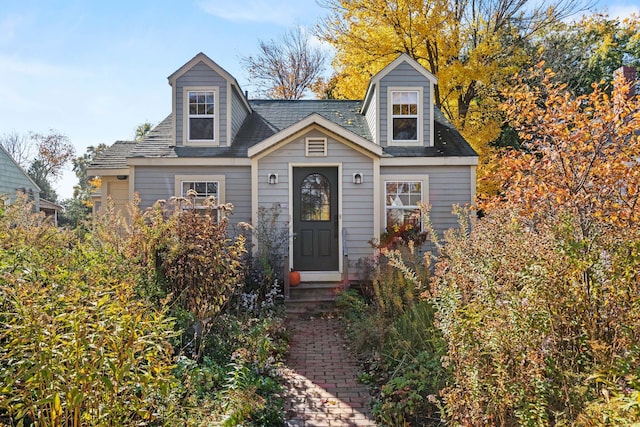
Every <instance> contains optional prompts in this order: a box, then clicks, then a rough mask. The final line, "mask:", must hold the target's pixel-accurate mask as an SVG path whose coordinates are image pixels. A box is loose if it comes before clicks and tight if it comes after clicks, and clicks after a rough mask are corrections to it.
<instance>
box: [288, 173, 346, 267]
mask: <svg viewBox="0 0 640 427" xmlns="http://www.w3.org/2000/svg"><path fill="white" fill-rule="evenodd" d="M293 192H294V193H293V232H294V235H293V236H294V237H293V268H294V269H295V270H299V271H338V168H337V167H304V168H302V167H301V168H294V169H293Z"/></svg>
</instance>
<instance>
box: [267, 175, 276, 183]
mask: <svg viewBox="0 0 640 427" xmlns="http://www.w3.org/2000/svg"><path fill="white" fill-rule="evenodd" d="M267 182H268V183H269V184H277V183H278V174H277V173H270V174H268V175H267Z"/></svg>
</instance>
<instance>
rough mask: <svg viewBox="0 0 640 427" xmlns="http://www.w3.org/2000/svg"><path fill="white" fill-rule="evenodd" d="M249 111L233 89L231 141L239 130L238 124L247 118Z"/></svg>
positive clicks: (240, 124)
mask: <svg viewBox="0 0 640 427" xmlns="http://www.w3.org/2000/svg"><path fill="white" fill-rule="evenodd" d="M248 115H249V112H248V111H247V108H246V107H245V105H244V103H243V102H242V99H241V98H240V95H239V94H238V93H236V92H235V91H232V93H231V141H232V142H233V140H234V138H235V137H236V135H237V133H238V131H239V130H240V126H242V123H243V122H244V119H246V118H247V116H248Z"/></svg>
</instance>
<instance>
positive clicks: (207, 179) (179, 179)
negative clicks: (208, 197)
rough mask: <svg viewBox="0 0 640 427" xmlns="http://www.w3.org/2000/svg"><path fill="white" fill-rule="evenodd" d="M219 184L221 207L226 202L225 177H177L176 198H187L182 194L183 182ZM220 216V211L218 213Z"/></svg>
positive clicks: (175, 180)
mask: <svg viewBox="0 0 640 427" xmlns="http://www.w3.org/2000/svg"><path fill="white" fill-rule="evenodd" d="M185 181H187V182H217V183H218V201H217V203H218V204H219V205H222V204H224V203H226V202H225V176H224V175H175V178H174V182H175V193H174V194H175V196H176V197H186V196H187V195H186V194H184V195H183V194H182V183H183V182H185ZM218 214H219V211H218Z"/></svg>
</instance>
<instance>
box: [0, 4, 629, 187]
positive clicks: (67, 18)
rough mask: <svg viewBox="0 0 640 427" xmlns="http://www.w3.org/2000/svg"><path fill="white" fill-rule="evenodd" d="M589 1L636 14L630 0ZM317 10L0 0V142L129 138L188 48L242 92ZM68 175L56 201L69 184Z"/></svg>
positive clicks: (150, 115) (158, 103)
mask: <svg viewBox="0 0 640 427" xmlns="http://www.w3.org/2000/svg"><path fill="white" fill-rule="evenodd" d="M599 5H600V6H602V7H606V8H607V9H608V10H609V12H610V14H611V15H614V16H628V15H629V14H630V13H631V12H634V11H635V12H636V13H638V12H640V0H612V1H610V2H606V1H601V2H600V3H599ZM325 13H326V11H325V10H324V9H322V8H321V7H320V6H318V5H317V4H316V1H315V0H182V1H179V0H173V1H169V0H124V1H121V0H105V1H96V0H85V1H82V0H76V1H73V0H67V1H61V0H15V1H14V0H0V136H2V135H4V134H7V133H10V132H17V133H19V134H24V135H26V134H28V133H29V132H40V133H45V132H48V130H49V129H55V130H57V131H59V132H61V133H63V134H65V135H67V136H68V137H69V139H70V141H71V143H72V144H73V145H74V146H75V147H76V151H77V154H78V155H80V154H83V153H84V152H85V150H86V147H87V146H89V145H97V144H100V143H107V144H111V143H112V142H114V141H116V140H126V139H132V138H133V135H134V131H135V128H136V126H137V125H139V124H140V123H143V122H145V121H150V122H152V123H154V124H155V123H158V122H159V121H160V120H162V119H163V118H164V117H166V115H167V114H168V113H169V112H170V111H171V91H170V86H169V85H168V83H167V77H168V76H169V75H170V74H171V73H172V72H173V71H175V70H176V69H178V68H179V67H180V66H182V65H183V64H184V63H186V62H187V61H188V60H189V59H191V58H192V57H193V56H194V55H196V54H197V53H198V52H204V53H205V54H207V55H208V56H209V57H210V58H211V59H213V60H214V61H216V62H217V63H218V64H219V65H220V66H222V67H223V68H225V69H226V70H227V71H228V72H230V73H231V74H232V75H233V76H234V77H236V79H237V80H238V82H239V83H240V85H241V86H242V88H243V89H245V90H249V91H250V92H251V91H252V89H253V88H252V87H251V85H250V84H249V82H248V78H247V75H246V73H245V72H244V71H243V69H242V68H241V64H240V58H241V57H242V56H245V55H249V54H253V53H256V51H257V49H258V41H259V40H268V39H272V38H277V37H279V35H280V34H281V33H283V32H284V31H286V30H287V29H290V28H292V27H293V26H296V25H302V26H306V27H312V26H313V25H314V24H315V23H316V21H317V19H318V18H319V17H321V16H323V15H324V14H325ZM68 169H69V170H68V171H67V172H66V173H65V174H64V176H63V178H62V179H61V180H60V181H58V182H56V183H55V184H54V188H55V189H56V191H57V192H58V195H59V196H60V198H62V199H64V198H68V197H71V194H72V191H73V185H75V184H76V183H77V180H76V178H75V176H74V174H73V173H72V172H71V170H70V168H68Z"/></svg>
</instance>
